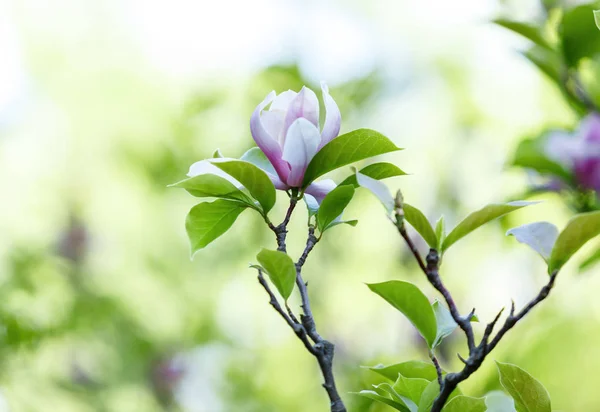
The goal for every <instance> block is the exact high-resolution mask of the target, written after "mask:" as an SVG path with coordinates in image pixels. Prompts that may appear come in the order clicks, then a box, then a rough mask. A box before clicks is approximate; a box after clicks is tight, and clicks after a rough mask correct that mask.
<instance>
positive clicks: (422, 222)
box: [403, 203, 438, 249]
mask: <svg viewBox="0 0 600 412" xmlns="http://www.w3.org/2000/svg"><path fill="white" fill-rule="evenodd" d="M403 210H404V219H406V221H407V222H408V223H410V224H411V226H412V227H414V228H415V230H416V231H417V232H419V234H420V235H421V236H422V237H423V239H424V240H425V242H427V244H428V245H429V247H432V248H434V249H435V248H437V247H438V241H437V236H436V235H435V231H434V230H433V228H432V227H431V223H429V220H427V218H426V217H425V215H424V214H423V212H421V211H420V210H419V209H417V208H416V207H414V206H411V205H409V204H408V203H404V206H403Z"/></svg>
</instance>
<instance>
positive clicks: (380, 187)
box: [356, 172, 395, 215]
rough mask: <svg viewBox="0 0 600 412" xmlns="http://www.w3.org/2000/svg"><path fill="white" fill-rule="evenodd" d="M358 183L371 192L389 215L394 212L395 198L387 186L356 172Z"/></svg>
mask: <svg viewBox="0 0 600 412" xmlns="http://www.w3.org/2000/svg"><path fill="white" fill-rule="evenodd" d="M356 181H357V182H358V184H359V185H360V186H361V187H364V188H365V189H367V190H368V191H369V192H371V193H372V194H373V195H374V196H375V197H376V198H377V199H379V201H380V202H381V204H382V205H383V207H384V208H385V210H386V212H387V214H388V215H391V214H392V212H393V211H394V204H395V202H394V198H393V197H392V194H391V193H390V190H389V189H388V188H387V186H386V185H384V184H383V183H381V182H380V181H379V180H375V179H373V178H371V177H369V176H365V175H363V174H361V173H360V172H356Z"/></svg>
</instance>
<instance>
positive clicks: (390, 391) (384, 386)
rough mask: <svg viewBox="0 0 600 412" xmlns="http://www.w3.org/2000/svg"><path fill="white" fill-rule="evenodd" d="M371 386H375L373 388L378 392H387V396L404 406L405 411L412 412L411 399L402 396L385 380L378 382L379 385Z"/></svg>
mask: <svg viewBox="0 0 600 412" xmlns="http://www.w3.org/2000/svg"><path fill="white" fill-rule="evenodd" d="M373 387H375V389H377V391H378V392H379V393H380V394H383V393H385V394H387V395H389V397H390V398H391V399H392V400H394V401H396V402H398V403H399V404H400V405H402V406H404V407H405V408H406V409H405V410H406V411H409V412H412V410H413V407H414V406H415V405H413V404H414V402H413V401H411V400H410V399H409V398H406V397H403V396H401V395H400V394H399V393H398V392H396V390H395V389H394V388H393V387H392V385H390V384H389V383H387V382H384V383H380V384H379V385H373Z"/></svg>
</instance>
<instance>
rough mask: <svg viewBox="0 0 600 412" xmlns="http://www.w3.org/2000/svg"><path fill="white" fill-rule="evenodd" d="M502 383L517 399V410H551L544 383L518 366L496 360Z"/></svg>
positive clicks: (519, 411) (549, 411)
mask: <svg viewBox="0 0 600 412" xmlns="http://www.w3.org/2000/svg"><path fill="white" fill-rule="evenodd" d="M496 365H497V366H498V372H499V373H500V383H501V384H502V386H503V387H504V389H506V391H507V392H508V393H509V395H510V396H512V398H513V399H514V400H515V408H516V410H517V412H551V411H552V407H551V405H550V395H549V394H548V391H547V390H546V388H544V385H542V384H541V383H540V382H539V381H538V380H536V379H535V378H534V377H533V376H531V375H530V374H529V373H527V372H525V371H524V370H523V369H521V368H519V367H518V366H515V365H511V364H509V363H500V362H496Z"/></svg>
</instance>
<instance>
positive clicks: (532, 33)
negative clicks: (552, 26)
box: [494, 19, 552, 50]
mask: <svg viewBox="0 0 600 412" xmlns="http://www.w3.org/2000/svg"><path fill="white" fill-rule="evenodd" d="M494 23H496V24H497V25H499V26H502V27H504V28H506V29H508V30H510V31H513V32H515V33H517V34H520V35H521V36H523V37H525V38H527V39H529V40H531V41H532V42H534V43H535V44H537V45H539V46H541V47H545V48H547V49H550V50H551V49H552V45H551V44H550V43H549V42H548V40H547V39H546V36H545V35H544V33H543V28H542V27H539V26H537V25H535V24H531V23H527V22H519V21H513V20H507V19H496V20H494Z"/></svg>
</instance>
